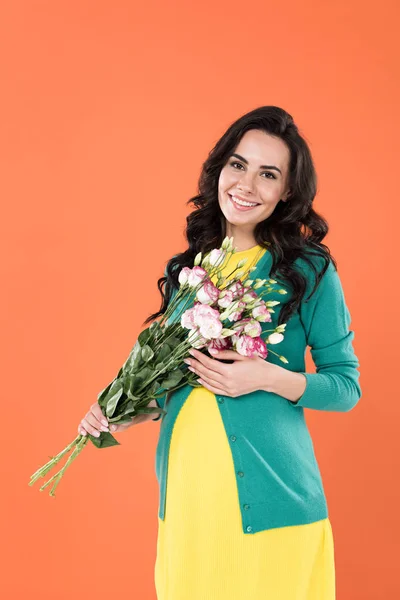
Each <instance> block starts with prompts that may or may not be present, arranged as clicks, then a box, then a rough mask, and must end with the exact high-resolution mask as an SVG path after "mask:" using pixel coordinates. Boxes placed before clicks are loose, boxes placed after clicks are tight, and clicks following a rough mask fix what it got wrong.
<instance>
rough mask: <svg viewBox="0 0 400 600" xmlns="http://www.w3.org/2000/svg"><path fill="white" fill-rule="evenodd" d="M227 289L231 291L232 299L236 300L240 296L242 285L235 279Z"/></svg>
mask: <svg viewBox="0 0 400 600" xmlns="http://www.w3.org/2000/svg"><path fill="white" fill-rule="evenodd" d="M227 289H228V290H231V291H232V292H233V299H234V300H237V299H238V298H241V297H242V295H243V289H244V287H243V284H242V282H241V281H235V282H234V283H231V285H230V286H228V288H227Z"/></svg>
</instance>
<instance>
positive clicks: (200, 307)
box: [193, 302, 223, 339]
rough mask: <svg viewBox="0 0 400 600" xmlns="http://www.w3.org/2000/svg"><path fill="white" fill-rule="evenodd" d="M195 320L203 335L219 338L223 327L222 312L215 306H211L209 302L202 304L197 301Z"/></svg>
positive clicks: (194, 313)
mask: <svg viewBox="0 0 400 600" xmlns="http://www.w3.org/2000/svg"><path fill="white" fill-rule="evenodd" d="M193 315H194V317H193V318H194V322H195V323H196V325H197V326H198V327H199V328H200V333H201V335H202V336H203V337H205V338H207V339H210V338H217V337H218V336H219V335H220V333H221V331H222V329H223V325H222V323H221V320H220V318H219V317H220V313H219V311H218V310H216V309H215V308H211V306H209V305H208V304H201V302H196V304H195V305H194V311H193Z"/></svg>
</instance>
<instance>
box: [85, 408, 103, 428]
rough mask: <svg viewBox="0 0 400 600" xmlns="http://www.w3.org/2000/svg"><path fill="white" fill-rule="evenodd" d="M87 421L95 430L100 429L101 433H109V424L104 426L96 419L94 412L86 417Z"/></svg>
mask: <svg viewBox="0 0 400 600" xmlns="http://www.w3.org/2000/svg"><path fill="white" fill-rule="evenodd" d="M85 419H86V420H87V422H88V423H90V425H92V426H93V427H94V428H95V429H98V430H99V431H108V424H107V425H103V424H102V423H100V421H99V420H98V419H97V418H96V417H95V415H94V414H93V413H92V412H88V413H87V414H86V415H85Z"/></svg>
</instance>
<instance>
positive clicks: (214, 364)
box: [192, 348, 230, 377]
mask: <svg viewBox="0 0 400 600" xmlns="http://www.w3.org/2000/svg"><path fill="white" fill-rule="evenodd" d="M192 352H193V355H192V356H193V357H194V358H195V359H196V360H198V361H199V362H200V363H201V364H203V365H204V366H205V367H207V368H208V369H210V371H215V372H216V373H219V374H220V375H223V376H224V377H226V367H227V366H230V365H226V364H224V363H221V362H219V360H216V359H215V358H210V357H209V356H206V355H205V354H203V353H202V352H199V351H198V350H194V349H193V348H192Z"/></svg>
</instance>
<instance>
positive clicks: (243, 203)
mask: <svg viewBox="0 0 400 600" xmlns="http://www.w3.org/2000/svg"><path fill="white" fill-rule="evenodd" d="M231 198H232V200H234V201H235V202H237V204H240V205H241V206H257V202H244V201H243V200H239V198H236V196H231Z"/></svg>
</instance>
